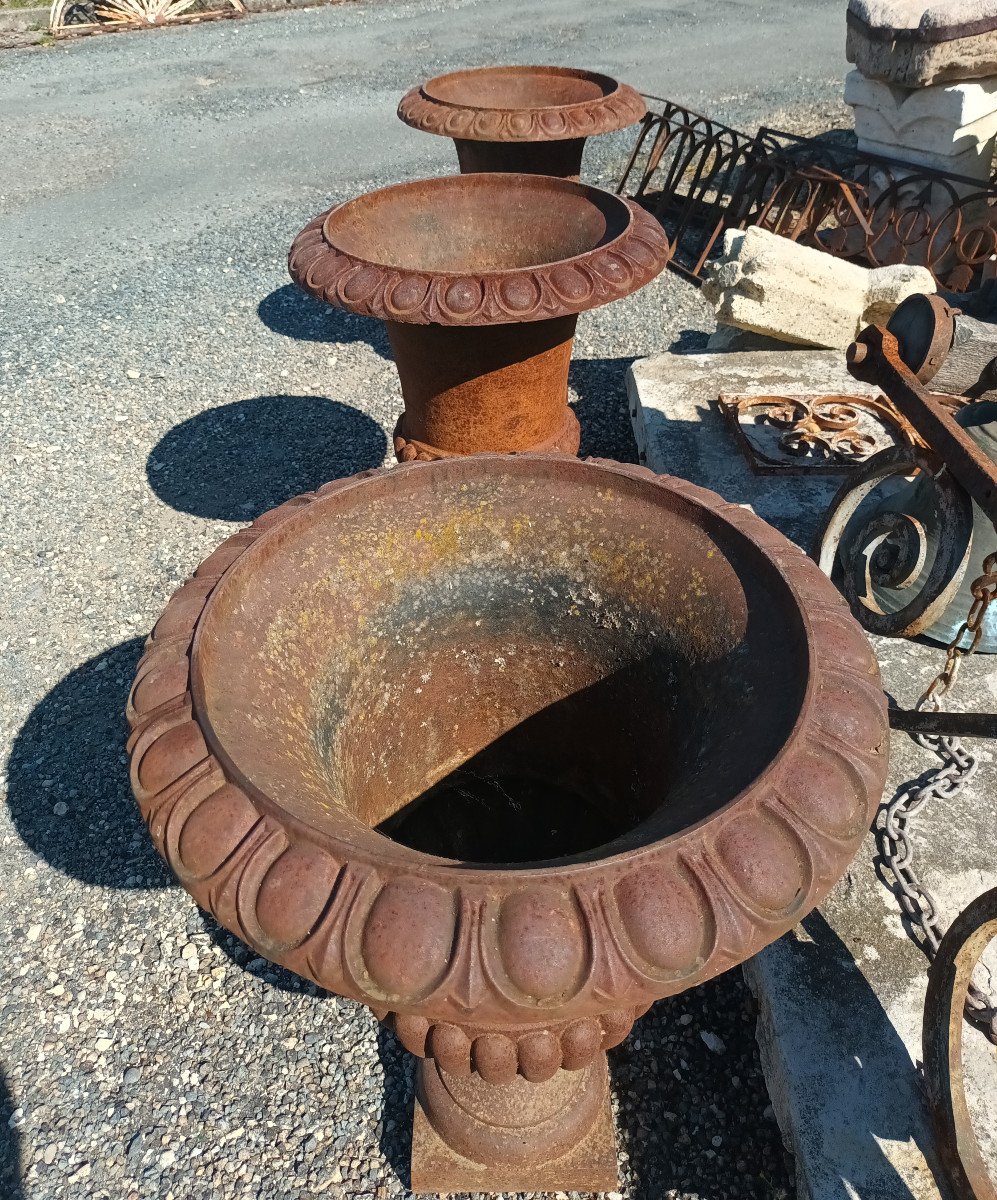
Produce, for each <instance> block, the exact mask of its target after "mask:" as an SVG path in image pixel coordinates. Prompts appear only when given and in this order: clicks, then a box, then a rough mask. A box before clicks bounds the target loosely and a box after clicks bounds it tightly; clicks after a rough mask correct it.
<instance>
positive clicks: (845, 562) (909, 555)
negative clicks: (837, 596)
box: [814, 446, 973, 637]
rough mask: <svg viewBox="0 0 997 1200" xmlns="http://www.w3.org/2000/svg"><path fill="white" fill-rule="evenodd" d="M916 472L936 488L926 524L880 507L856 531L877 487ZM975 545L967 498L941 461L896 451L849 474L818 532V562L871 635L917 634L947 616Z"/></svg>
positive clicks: (874, 458)
mask: <svg viewBox="0 0 997 1200" xmlns="http://www.w3.org/2000/svg"><path fill="white" fill-rule="evenodd" d="M913 475H920V476H922V477H923V478H925V479H930V480H931V482H932V484H933V495H934V499H935V508H934V511H933V513H932V515H931V518H930V521H929V522H928V523H926V522H925V521H924V520H921V519H919V517H918V516H915V515H912V514H908V513H906V512H903V511H900V510H899V509H898V510H897V511H891V510H889V509H880V510H879V511H878V512H876V513H875V515H873V516H872V517H871V518H870V519H869V520H868V521H866V522H865V523H863V524H862V525H861V526H860V527H858V528H855V525H854V521H853V518H855V517H856V514H857V513H858V510H859V507H860V505H861V504H862V502H863V501H865V500H867V499H868V498H869V497H870V496H871V495H872V493H873V492H875V491H876V489H877V488H879V487H880V486H881V485H882V484H883V483H885V482H886V481H887V480H889V479H896V478H906V477H910V476H913ZM929 525H930V528H929ZM972 544H973V503H972V500H971V499H970V498H969V495H968V494H967V493H966V492H965V491H964V490H963V488H961V487H960V486H959V485H958V484H957V483H956V482H955V480H954V479H953V478H952V476H951V475H950V474H949V472H948V471H947V470H946V469H945V468H944V466H943V465H942V464H941V462H940V460H939V459H938V458H937V457H935V456H934V455H931V454H929V453H927V452H925V451H921V450H917V449H913V448H911V447H907V446H897V447H892V448H890V449H888V450H883V451H880V453H879V454H874V455H873V456H872V457H871V458H870V459H868V461H866V462H865V463H863V464H862V465H861V466H860V467H858V468H857V469H856V470H855V471H854V472H853V473H852V474H850V475H849V478H848V480H847V481H846V483H845V484H844V485H843V486H842V487H841V488H840V489H839V491H838V493H837V495H836V496H835V497H834V499H833V501H832V502H831V507H830V509H829V511H828V515H827V517H826V519H825V521H824V524H823V526H822V528H821V530H820V531H819V533H818V535H817V540H816V548H815V552H814V558H816V560H817V562H818V563H819V565H820V568H821V570H822V571H823V572H824V573H825V575H827V576H829V577H830V578H832V579H833V580H834V581H835V583H837V585H838V586H839V588H840V589H841V591H842V593H843V595H844V596H845V599H846V600H847V601H848V603H849V606H850V607H851V610H852V613H853V615H854V616H855V618H856V619H857V620H858V621H859V623H860V624H861V625H862V627H863V628H864V629H865V630H866V631H867V632H869V633H875V634H881V635H883V636H886V637H913V636H915V635H916V634H919V633H923V632H924V630H926V629H928V628H929V627H930V626H931V625H933V624H934V623H935V621H937V620H938V619H939V618H940V617H941V616H942V614H943V613H944V612H945V609H946V608H947V607H948V605H949V603H950V602H951V600H952V598H953V597H954V596H955V594H956V592H957V591H958V589H959V584H960V583H961V582H962V578H963V575H964V574H965V572H966V567H967V565H968V562H969V557H970V553H971V551H972Z"/></svg>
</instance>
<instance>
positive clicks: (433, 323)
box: [289, 174, 670, 462]
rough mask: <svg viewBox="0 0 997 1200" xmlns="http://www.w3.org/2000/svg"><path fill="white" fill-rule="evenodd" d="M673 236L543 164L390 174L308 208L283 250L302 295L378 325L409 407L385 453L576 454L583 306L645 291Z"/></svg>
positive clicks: (404, 456) (626, 205) (636, 210)
mask: <svg viewBox="0 0 997 1200" xmlns="http://www.w3.org/2000/svg"><path fill="white" fill-rule="evenodd" d="M669 253H670V250H669V245H668V240H667V238H666V237H665V234H664V232H663V231H662V229H661V226H660V225H659V224H658V222H657V221H656V220H655V219H654V218H653V217H651V216H649V215H648V214H647V213H646V212H644V210H643V209H642V208H640V207H639V206H638V205H636V204H634V203H633V202H632V201H629V200H624V199H621V198H620V197H618V196H613V195H611V194H610V193H609V192H605V191H602V190H601V189H599V188H592V187H584V186H583V185H581V184H578V183H571V182H569V181H568V180H566V179H552V178H547V177H546V176H539V175H501V174H500V175H455V176H450V177H445V178H441V179H426V180H420V181H417V182H415V183H403V184H397V185H395V186H394V187H388V188H384V189H383V190H381V191H377V192H371V193H369V194H367V195H365V196H360V197H359V198H358V199H356V200H351V201H349V202H348V203H346V204H342V205H340V206H339V207H338V208H333V209H330V210H329V212H327V213H323V214H322V215H321V216H319V217H316V218H315V220H314V221H312V222H311V223H310V224H309V225H307V226H306V227H305V229H303V230H302V231H301V233H300V234H298V236H297V238H296V239H295V241H294V245H293V246H292V247H291V253H290V258H289V269H290V273H291V278H292V279H294V280H295V281H296V282H297V283H299V284H300V285H301V287H303V288H304V289H305V290H306V291H308V292H311V293H312V294H313V295H315V296H318V297H319V298H320V299H323V300H326V301H328V302H329V303H330V304H335V305H338V306H339V307H340V308H345V309H348V310H349V311H351V312H356V313H363V314H365V315H367V316H372V317H379V318H380V319H381V320H383V321H384V322H385V323H386V325H387V331H388V337H389V338H390V340H391V346H392V349H393V350H394V354H395V362H396V363H397V366H398V375H399V378H400V380H401V387H402V397H403V399H404V402H405V411H404V413H403V414H402V416H401V418H400V420H399V422H398V426H397V428H396V430H395V453H396V455H397V456H398V458H399V459H401V460H402V461H403V462H405V461H408V460H410V459H414V458H419V459H431V458H442V457H444V456H446V455H452V454H478V453H481V452H484V451H502V452H506V451H524V450H528V451H559V452H561V453H566V454H575V453H577V451H578V441H579V430H578V420H577V418H576V417H575V414H574V413H573V412H572V410H571V409H570V408H569V407H568V365H569V363H570V361H571V346H572V342H573V340H574V335H575V322H576V320H577V317H578V314H579V313H580V312H582V311H583V310H585V309H588V308H595V307H597V306H598V305H600V304H608V303H609V302H610V301H612V300H618V299H620V298H621V297H622V296H626V295H629V293H630V292H633V291H636V289H637V288H640V287H643V285H644V284H645V283H648V282H649V281H650V280H651V279H653V278H654V276H655V275H657V274H658V272H659V271H661V269H662V268H663V267H664V265H665V263H666V262H667V261H668V257H669Z"/></svg>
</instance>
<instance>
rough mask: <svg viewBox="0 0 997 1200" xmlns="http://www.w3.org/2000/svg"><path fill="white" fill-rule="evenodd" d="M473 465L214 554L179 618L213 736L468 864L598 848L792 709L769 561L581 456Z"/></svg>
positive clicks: (267, 768) (347, 825)
mask: <svg viewBox="0 0 997 1200" xmlns="http://www.w3.org/2000/svg"><path fill="white" fill-rule="evenodd" d="M469 463H473V460H466V462H460V461H457V460H455V462H454V464H453V466H452V467H451V469H449V470H448V471H447V472H446V473H443V472H440V473H439V475H438V476H437V478H438V483H437V484H436V485H435V486H434V487H433V488H430V489H427V488H425V487H422V488H419V489H416V488H414V487H413V486H412V478H413V477H412V475H406V474H405V473H403V472H398V473H395V474H393V473H387V474H386V475H384V476H383V477H381V478H380V479H379V480H377V481H376V483H375V482H372V481H368V483H366V484H365V485H364V487H363V488H362V489H357V494H358V502H357V503H356V504H355V505H353V506H351V505H350V504H349V503H344V496H343V495H342V494H340V495H339V496H338V497H337V498H336V508H335V511H333V510H332V508H331V505H330V506H328V507H329V516H328V518H327V519H323V517H322V509H323V504H324V502H323V501H322V500H319V501H316V502H315V504H313V505H310V506H308V508H307V509H305V510H302V513H301V514H300V515H295V516H293V517H291V518H290V519H289V520H288V521H287V522H285V523H284V524H283V525H282V526H281V527H280V528H279V529H278V530H276V531H275V532H274V534H273V535H271V536H268V537H265V538H263V539H261V541H260V542H259V543H258V544H257V545H256V546H255V547H254V548H253V550H251V551H250V552H248V553H247V554H246V556H245V557H244V558H243V559H242V560H240V562H239V563H238V564H237V565H236V566H235V567H234V568H233V569H232V570H231V571H230V572H229V574H228V575H227V576H226V577H225V579H224V580H223V582H222V583H221V584H220V586H219V588H218V589H217V590H216V592H215V594H214V595H213V596H212V598H211V600H210V602H209V604H208V608H207V610H206V613H205V617H204V619H203V621H202V624H201V628H200V631H199V636H198V652H197V674H198V687H197V690H196V697H195V699H196V703H197V705H198V707H199V710H200V712H201V716H202V719H203V720H205V721H206V722H207V723H208V724H209V725H210V730H211V738H212V740H213V743H214V745H215V747H216V749H218V750H219V751H220V752H221V753H222V754H223V755H225V756H227V757H228V758H229V759H230V761H232V762H235V763H238V767H239V770H240V772H241V774H242V776H243V778H244V779H245V780H246V781H248V783H249V784H251V785H254V786H255V788H256V789H258V792H259V794H261V795H263V796H266V797H268V798H269V802H271V803H274V804H276V805H279V806H280V807H281V808H282V809H283V810H284V811H285V812H286V813H287V814H290V815H291V816H292V817H296V818H298V819H299V820H301V821H303V822H305V823H306V824H307V825H309V826H311V827H312V829H314V830H317V831H319V833H320V834H322V833H326V834H328V835H330V836H331V837H338V838H349V839H351V840H353V841H356V839H357V838H358V837H367V838H372V839H374V840H375V841H376V840H377V839H376V835H375V834H374V833H372V832H371V831H377V832H378V833H380V834H382V835H385V836H386V837H388V838H390V839H392V840H393V841H395V842H396V843H400V844H401V845H403V846H407V847H409V848H412V849H415V850H418V851H422V852H425V853H428V854H433V855H438V856H442V857H444V858H450V859H455V860H460V861H464V862H469V863H482V864H496V863H508V864H512V863H519V864H522V863H535V862H543V861H549V860H551V859H559V858H563V857H566V856H569V857H570V856H581V857H582V858H593V857H598V856H600V855H604V854H609V853H616V852H620V851H623V850H627V849H632V848H634V847H637V846H640V845H645V844H648V843H650V842H652V841H656V840H658V839H660V838H662V837H666V836H668V835H671V834H675V833H676V832H678V831H680V830H682V829H683V828H685V827H687V826H689V825H690V824H693V823H695V822H697V821H699V820H701V819H703V818H705V817H707V816H709V815H710V814H711V813H714V812H716V811H717V810H719V809H720V808H722V807H723V806H725V805H726V804H728V803H729V802H730V801H732V800H733V799H734V798H735V796H736V795H737V794H738V793H740V792H741V791H742V790H743V789H744V788H745V787H747V786H748V785H749V784H751V783H752V782H753V781H754V780H755V779H756V778H757V777H758V775H759V773H760V772H761V771H762V770H763V769H764V768H765V767H766V765H767V764H768V763H770V762H771V761H772V759H773V757H774V756H775V755H776V754H777V753H778V751H779V749H780V748H781V746H782V745H784V744H785V741H786V739H787V737H788V736H789V733H790V732H791V730H792V728H793V725H794V723H795V721H796V719H797V717H798V715H799V712H800V708H801V705H802V702H803V691H804V686H805V681H806V679H807V675H808V671H807V660H806V656H807V646H806V640H805V636H804V629H803V622H802V618H801V617H800V616H799V614H798V610H797V608H796V607H795V605H794V604H793V603H791V602H790V598H789V595H788V588H787V586H786V584H785V583H784V581H783V580H782V578H781V577H780V575H779V574H778V572H777V570H776V569H775V568H774V567H772V566H770V565H768V564H767V563H766V562H765V561H764V560H762V559H761V556H760V555H759V554H758V553H757V551H754V550H752V549H751V548H750V547H749V546H748V544H747V543H745V542H744V541H743V540H742V539H741V535H740V534H737V533H736V532H735V531H734V530H732V529H731V527H729V526H727V525H725V524H724V523H723V522H721V521H719V520H718V519H717V518H716V517H714V516H713V515H712V514H710V513H707V512H705V511H703V510H700V509H698V508H696V507H695V506H694V505H691V504H690V503H688V502H687V501H685V500H684V499H683V498H682V497H681V496H678V495H676V494H673V493H670V492H666V491H664V490H663V489H660V488H656V487H654V486H653V485H651V484H649V483H645V482H644V481H642V480H639V479H633V478H627V477H618V478H607V480H606V486H605V487H603V488H602V489H601V490H600V491H598V492H596V493H594V492H593V491H592V490H591V487H590V486H586V481H585V479H584V477H583V476H582V474H581V472H582V470H583V465H582V464H578V467H579V478H578V479H577V482H575V481H573V480H572V479H571V476H570V475H569V476H568V477H567V478H562V479H561V480H560V481H559V487H558V495H557V501H556V503H555V502H554V501H553V499H552V498H551V495H550V489H549V488H547V487H545V485H544V481H543V478H542V477H541V476H538V475H535V474H530V473H528V472H526V471H515V470H510V471H509V473H508V474H502V473H489V474H485V473H481V472H477V473H476V472H475V471H474V470H473V466H469V465H468V464H469ZM573 489H574V490H575V493H576V494H574V495H573V494H572V491H573ZM361 499H362V503H361V502H360V500H361ZM662 508H664V509H666V510H668V512H667V516H668V520H667V521H666V522H663V521H662V520H661V516H662V514H661V509H662ZM261 568H263V569H261ZM381 844H382V845H383V843H381Z"/></svg>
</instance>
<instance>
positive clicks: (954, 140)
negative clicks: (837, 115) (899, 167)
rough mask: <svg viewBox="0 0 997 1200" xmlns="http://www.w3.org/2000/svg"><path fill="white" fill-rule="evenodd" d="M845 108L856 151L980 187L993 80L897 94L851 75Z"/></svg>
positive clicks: (987, 163) (990, 134) (994, 99)
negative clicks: (966, 178) (963, 177)
mask: <svg viewBox="0 0 997 1200" xmlns="http://www.w3.org/2000/svg"><path fill="white" fill-rule="evenodd" d="M845 102H846V103H847V104H850V105H851V106H852V109H853V110H854V113H855V133H856V134H857V136H858V143H859V149H860V150H866V151H868V152H869V153H871V154H883V155H885V156H886V157H887V158H898V159H900V160H901V161H903V162H910V163H915V164H916V165H918V166H923V167H930V168H932V169H934V170H940V171H948V172H950V173H954V174H961V175H968V176H971V177H972V178H974V179H979V180H980V181H981V182H986V181H987V180H988V179H989V176H990V170H991V167H992V165H993V157H994V145H995V141H997V78H993V79H985V80H976V81H971V82H963V83H953V84H941V85H938V86H935V87H924V88H918V89H913V90H912V89H909V88H902V87H899V86H897V85H895V84H889V83H885V82H883V81H882V80H879V79H867V78H866V77H865V76H864V75H863V74H862V73H861V72H860V71H851V72H849V74H848V76H847V77H846V79H845Z"/></svg>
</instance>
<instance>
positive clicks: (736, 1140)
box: [609, 971, 795, 1200]
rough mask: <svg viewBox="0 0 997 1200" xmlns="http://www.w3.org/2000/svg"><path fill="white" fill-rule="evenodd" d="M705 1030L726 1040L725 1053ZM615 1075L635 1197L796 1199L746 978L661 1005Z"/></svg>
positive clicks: (616, 1062) (628, 1187) (629, 1043)
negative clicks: (770, 1108)
mask: <svg viewBox="0 0 997 1200" xmlns="http://www.w3.org/2000/svg"><path fill="white" fill-rule="evenodd" d="M704 1014H706V1019H707V1020H708V1021H709V1024H704ZM683 1019H684V1021H685V1023H684V1024H683ZM703 1033H707V1034H715V1035H717V1036H718V1037H719V1038H721V1039H722V1047H723V1048H722V1051H721V1052H720V1053H716V1052H715V1051H713V1050H711V1049H709V1048H708V1047H707V1045H706V1042H704V1040H703V1038H702V1037H701V1034H703ZM609 1069H610V1077H611V1079H612V1086H613V1091H614V1093H615V1095H616V1097H617V1101H618V1108H617V1129H618V1146H619V1150H620V1152H621V1153H622V1154H626V1155H627V1156H628V1159H629V1161H628V1162H626V1163H623V1164H622V1166H623V1176H624V1180H623V1182H624V1187H623V1189H622V1190H623V1192H624V1193H625V1194H626V1195H628V1196H629V1197H630V1200H660V1198H661V1197H662V1196H665V1195H672V1194H674V1193H680V1194H681V1195H688V1194H693V1195H696V1196H699V1197H701V1198H702V1200H723V1198H725V1197H730V1196H733V1195H737V1196H742V1197H752V1198H755V1197H757V1200H763V1198H764V1200H789V1197H790V1196H791V1195H793V1194H795V1193H794V1191H793V1187H792V1182H791V1181H792V1169H791V1161H792V1160H791V1159H790V1158H789V1156H788V1155H787V1154H786V1152H785V1150H784V1149H783V1146H782V1141H781V1138H780V1136H779V1128H778V1126H777V1125H776V1123H775V1121H774V1120H767V1119H766V1118H765V1117H764V1116H763V1112H764V1110H765V1107H766V1105H767V1104H768V1092H767V1091H766V1088H765V1081H764V1078H763V1076H762V1070H761V1063H760V1061H759V1057H758V1046H757V1044H756V1042H755V1008H754V1002H753V1000H752V997H751V993H750V992H749V991H748V989H747V986H746V985H745V983H744V981H743V978H742V976H741V972H740V971H728V972H726V973H725V974H724V975H721V976H719V977H718V978H716V979H714V980H711V981H710V982H709V983H706V984H703V985H701V986H700V987H698V988H695V989H693V990H692V991H690V992H688V993H684V994H680V995H678V996H673V997H670V998H669V999H667V1000H661V1001H659V1002H658V1003H657V1004H655V1005H654V1006H653V1007H652V1008H651V1010H650V1011H649V1012H647V1013H646V1014H645V1015H644V1016H643V1017H641V1019H640V1020H639V1021H637V1023H636V1024H635V1025H634V1027H633V1031H632V1032H631V1034H630V1036H629V1037H628V1038H627V1039H626V1041H625V1042H623V1044H622V1045H620V1046H618V1047H617V1048H616V1049H614V1050H610V1052H609ZM714 1138H719V1139H720V1144H719V1145H717V1144H716V1143H715V1142H714ZM672 1189H674V1193H673V1191H672Z"/></svg>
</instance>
